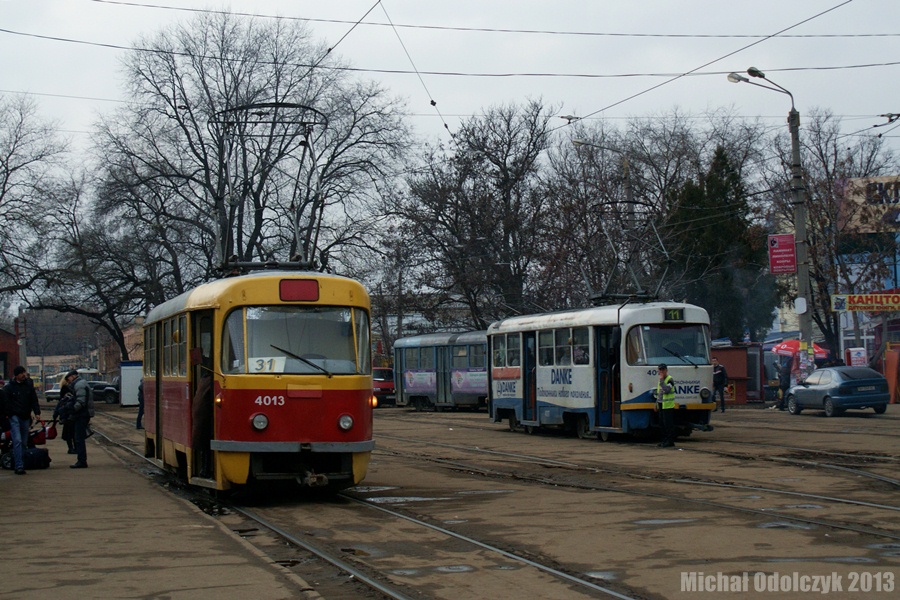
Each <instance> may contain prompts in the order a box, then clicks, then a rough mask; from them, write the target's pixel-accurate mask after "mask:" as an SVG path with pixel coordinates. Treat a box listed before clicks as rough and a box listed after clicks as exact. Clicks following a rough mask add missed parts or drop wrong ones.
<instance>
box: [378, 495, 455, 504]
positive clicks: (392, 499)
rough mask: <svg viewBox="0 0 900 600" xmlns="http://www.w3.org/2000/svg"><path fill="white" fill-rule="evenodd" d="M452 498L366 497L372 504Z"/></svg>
mask: <svg viewBox="0 0 900 600" xmlns="http://www.w3.org/2000/svg"><path fill="white" fill-rule="evenodd" d="M452 499H453V498H424V497H422V496H385V497H384V498H366V501H367V502H371V503H372V504H406V503H407V502H431V501H434V500H452Z"/></svg>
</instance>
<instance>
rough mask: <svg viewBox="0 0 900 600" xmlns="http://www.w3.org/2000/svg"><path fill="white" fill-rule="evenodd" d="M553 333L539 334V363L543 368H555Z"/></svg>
mask: <svg viewBox="0 0 900 600" xmlns="http://www.w3.org/2000/svg"><path fill="white" fill-rule="evenodd" d="M553 355H554V347H553V331H552V330H550V331H541V332H540V333H539V334H538V362H539V363H540V365H541V366H542V367H550V366H553Z"/></svg>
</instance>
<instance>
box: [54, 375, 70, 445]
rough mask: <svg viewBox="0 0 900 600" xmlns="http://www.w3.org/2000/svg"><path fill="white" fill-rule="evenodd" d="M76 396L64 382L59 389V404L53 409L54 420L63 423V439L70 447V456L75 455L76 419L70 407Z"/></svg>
mask: <svg viewBox="0 0 900 600" xmlns="http://www.w3.org/2000/svg"><path fill="white" fill-rule="evenodd" d="M74 398H75V396H74V395H73V394H72V388H71V387H69V384H68V383H65V382H63V384H62V386H61V387H60V388H59V402H57V403H56V408H55V409H53V420H54V421H59V422H60V423H62V435H61V436H60V437H62V439H64V440H65V441H66V445H67V446H68V447H69V454H75V419H73V418H72V415H71V414H69V406H70V405H71V404H72V401H73V400H74Z"/></svg>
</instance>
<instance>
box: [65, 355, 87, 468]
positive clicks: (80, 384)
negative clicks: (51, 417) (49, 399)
mask: <svg viewBox="0 0 900 600" xmlns="http://www.w3.org/2000/svg"><path fill="white" fill-rule="evenodd" d="M66 383H68V384H69V387H71V388H72V396H73V398H72V402H71V403H70V405H69V410H70V411H71V414H72V419H73V421H74V423H75V454H77V455H78V460H76V461H75V464H73V465H71V466H70V468H72V469H87V466H88V464H87V446H86V444H85V440H87V438H88V425H89V424H90V422H91V415H90V412H89V403H88V398H89V394H90V392H89V390H88V384H87V381H85V380H84V379H82V378H81V376H80V375H79V374H78V371H76V370H75V369H72V370H71V371H69V372H68V373H66Z"/></svg>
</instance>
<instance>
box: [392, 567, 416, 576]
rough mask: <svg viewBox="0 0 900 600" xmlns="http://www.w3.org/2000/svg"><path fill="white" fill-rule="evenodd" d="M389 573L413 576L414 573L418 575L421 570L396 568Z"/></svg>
mask: <svg viewBox="0 0 900 600" xmlns="http://www.w3.org/2000/svg"><path fill="white" fill-rule="evenodd" d="M388 573H391V574H393V575H401V576H404V577H412V576H413V575H418V574H419V570H418V569H394V570H393V571H388Z"/></svg>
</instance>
